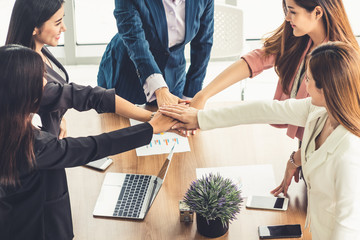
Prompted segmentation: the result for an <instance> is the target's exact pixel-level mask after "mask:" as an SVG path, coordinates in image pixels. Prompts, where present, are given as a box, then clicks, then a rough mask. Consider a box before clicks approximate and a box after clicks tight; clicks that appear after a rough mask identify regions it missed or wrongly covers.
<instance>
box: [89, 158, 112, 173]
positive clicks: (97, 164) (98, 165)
mask: <svg viewBox="0 0 360 240" xmlns="http://www.w3.org/2000/svg"><path fill="white" fill-rule="evenodd" d="M112 162H113V160H112V159H111V158H108V157H104V158H101V159H99V160H95V161H92V162H89V163H88V164H86V165H85V166H86V167H91V168H95V169H98V170H102V171H104V170H105V169H107V168H108V167H109V166H110V164H111V163H112Z"/></svg>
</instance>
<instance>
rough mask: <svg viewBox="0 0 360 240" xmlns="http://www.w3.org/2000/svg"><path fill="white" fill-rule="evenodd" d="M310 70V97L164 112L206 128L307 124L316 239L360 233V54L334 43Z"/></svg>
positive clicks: (304, 161) (304, 156) (305, 148)
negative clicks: (262, 124)
mask: <svg viewBox="0 0 360 240" xmlns="http://www.w3.org/2000/svg"><path fill="white" fill-rule="evenodd" d="M305 64H306V66H307V69H306V73H305V84H306V90H307V92H308V93H309V95H310V96H311V97H309V98H305V99H298V100H296V99H288V100H285V101H277V100H274V101H265V100H264V101H254V102H248V103H247V102H245V103H242V104H239V105H238V106H236V107H232V108H223V109H213V110H208V111H207V110H200V111H199V110H197V109H195V108H189V107H186V106H183V105H178V106H169V107H163V108H161V109H160V112H162V113H163V114H166V115H168V116H170V117H174V118H176V119H177V120H179V121H182V122H183V123H181V124H178V126H175V127H180V128H187V129H195V128H200V129H203V130H208V129H213V128H219V127H230V126H234V125H239V124H252V123H271V124H292V125H294V126H300V127H304V136H303V144H302V146H301V160H292V161H290V160H289V161H288V164H287V167H286V171H288V172H291V171H295V169H296V168H297V167H298V166H301V167H302V170H303V174H304V179H305V181H306V183H307V196H308V198H307V200H308V206H307V223H306V224H305V225H308V223H310V229H311V233H312V237H313V239H314V240H322V239H332V240H343V239H359V236H360V225H359V222H360V190H359V185H360V174H359V171H360V161H359V156H360V68H359V66H360V54H359V52H358V50H357V49H354V48H353V47H352V46H351V45H349V44H346V43H343V42H329V43H325V44H322V45H320V46H318V47H317V48H315V49H314V50H313V51H312V52H311V53H310V54H309V60H308V61H307V63H305Z"/></svg>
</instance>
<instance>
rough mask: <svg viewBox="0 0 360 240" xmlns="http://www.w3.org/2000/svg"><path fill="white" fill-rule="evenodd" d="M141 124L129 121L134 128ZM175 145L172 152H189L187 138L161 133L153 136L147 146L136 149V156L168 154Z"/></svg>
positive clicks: (170, 133)
mask: <svg viewBox="0 0 360 240" xmlns="http://www.w3.org/2000/svg"><path fill="white" fill-rule="evenodd" d="M140 123H141V122H139V121H136V120H134V119H130V125H131V126H134V125H137V124H140ZM174 144H175V149H174V152H176V153H178V152H190V145H189V140H188V139H187V137H182V136H180V135H178V134H176V133H172V132H163V133H159V134H153V137H152V139H151V142H150V144H149V145H146V146H143V147H139V148H136V155H137V156H149V155H156V154H164V153H169V152H170V150H171V148H172V147H173V146H174Z"/></svg>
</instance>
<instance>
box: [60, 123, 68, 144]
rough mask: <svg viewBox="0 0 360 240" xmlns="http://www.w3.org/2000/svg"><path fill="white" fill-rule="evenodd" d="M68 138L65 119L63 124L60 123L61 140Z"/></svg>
mask: <svg viewBox="0 0 360 240" xmlns="http://www.w3.org/2000/svg"><path fill="white" fill-rule="evenodd" d="M65 137H67V131H66V120H65V118H62V119H61V123H60V134H59V139H63V138H65Z"/></svg>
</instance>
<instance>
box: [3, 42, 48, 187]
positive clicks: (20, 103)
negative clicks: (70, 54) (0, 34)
mask: <svg viewBox="0 0 360 240" xmlns="http://www.w3.org/2000/svg"><path fill="white" fill-rule="evenodd" d="M44 68H45V66H44V62H43V60H42V58H41V57H40V55H39V54H38V53H36V52H35V51H33V50H31V49H29V48H27V47H24V46H20V45H14V44H10V45H6V46H3V47H0V116H1V118H0V185H1V186H15V185H16V184H17V183H18V182H19V169H20V168H21V169H32V168H33V167H34V166H35V160H34V152H33V140H34V128H33V126H32V124H31V119H32V118H31V114H32V113H36V112H37V111H38V109H39V107H40V101H41V98H42V92H43V77H44ZM24 167H26V168H24Z"/></svg>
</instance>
